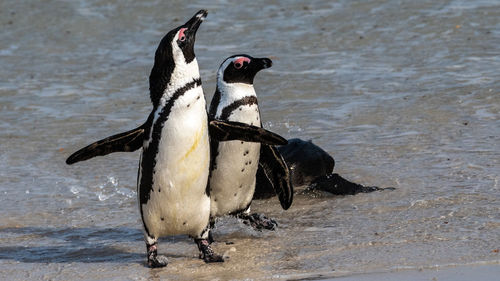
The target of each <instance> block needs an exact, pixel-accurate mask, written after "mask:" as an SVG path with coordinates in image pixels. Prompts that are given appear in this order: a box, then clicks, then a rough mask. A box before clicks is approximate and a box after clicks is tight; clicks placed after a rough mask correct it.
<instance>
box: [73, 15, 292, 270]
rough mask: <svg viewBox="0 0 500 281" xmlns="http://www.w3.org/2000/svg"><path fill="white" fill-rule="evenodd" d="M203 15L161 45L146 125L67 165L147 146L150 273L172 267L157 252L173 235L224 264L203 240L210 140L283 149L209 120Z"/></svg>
mask: <svg viewBox="0 0 500 281" xmlns="http://www.w3.org/2000/svg"><path fill="white" fill-rule="evenodd" d="M206 14H207V12H206V11H204V10H201V11H199V12H198V13H196V14H195V15H194V16H193V17H192V18H191V19H190V20H189V21H188V22H186V23H185V24H184V25H182V26H179V27H177V28H175V29H173V30H171V31H170V32H168V33H167V35H165V36H164V37H163V39H162V40H161V42H160V44H159V46H158V48H157V50H156V53H155V63H154V66H153V69H152V70H151V74H150V77H149V81H150V98H151V101H152V103H153V110H152V112H151V114H150V115H149V117H148V119H147V121H146V122H145V123H144V124H143V125H141V126H140V127H138V128H136V129H133V130H130V131H127V132H124V133H120V134H117V135H113V136H110V137H108V138H105V139H103V140H100V141H97V142H95V143H92V144H90V145H88V146H86V147H84V148H82V149H80V150H78V151H77V152H75V153H73V154H72V155H71V156H70V157H68V159H67V160H66V163H67V164H73V163H76V162H79V161H83V160H87V159H90V158H93V157H95V156H99V155H106V154H109V153H113V152H118V151H135V150H137V149H139V148H141V147H142V148H143V151H142V155H141V159H140V164H139V172H138V180H137V182H138V183H137V195H138V203H139V210H140V214H141V218H142V222H143V230H144V238H145V242H146V246H147V258H148V265H149V266H151V267H162V266H166V265H167V263H168V260H167V258H166V257H164V256H159V255H158V254H157V239H158V238H159V237H161V236H166V235H176V234H188V235H190V236H192V237H194V238H195V242H196V243H197V244H198V248H199V250H200V258H203V259H204V260H205V262H220V261H223V259H222V257H221V256H219V255H216V254H215V253H214V252H213V251H212V249H211V247H210V245H209V243H208V241H207V240H206V237H207V235H208V234H207V233H208V231H207V225H208V218H209V212H210V199H209V192H208V190H207V181H208V174H209V161H210V147H209V135H210V137H211V138H213V139H216V140H218V141H224V140H235V139H238V140H244V141H257V142H262V143H266V144H286V140H285V139H283V138H281V137H280V136H278V135H276V134H273V133H271V132H269V131H266V130H263V129H261V128H258V127H254V126H248V125H246V124H242V123H238V122H221V121H218V120H211V121H210V122H209V120H208V119H207V111H206V103H205V97H204V94H203V90H202V88H201V79H200V74H199V69H198V63H197V60H196V57H195V54H194V42H195V35H196V31H197V30H198V27H199V26H200V24H201V22H202V21H203V20H204V18H205V17H206Z"/></svg>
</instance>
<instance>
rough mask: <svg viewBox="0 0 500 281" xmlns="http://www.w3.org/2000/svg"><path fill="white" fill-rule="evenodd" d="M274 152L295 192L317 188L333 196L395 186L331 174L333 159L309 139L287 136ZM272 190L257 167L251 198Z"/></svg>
mask: <svg viewBox="0 0 500 281" xmlns="http://www.w3.org/2000/svg"><path fill="white" fill-rule="evenodd" d="M278 151H279V152H280V154H281V156H282V157H283V159H284V160H285V162H286V164H287V166H288V168H289V170H290V178H291V181H292V185H293V187H294V191H296V192H311V193H313V194H315V195H318V194H319V193H318V191H321V192H326V194H328V193H329V194H333V195H355V194H357V193H369V192H374V191H382V190H394V189H395V188H394V187H377V186H365V185H362V184H359V183H354V182H352V181H350V180H348V179H345V178H343V177H342V176H341V175H339V174H337V173H334V172H333V168H334V167H335V160H334V159H333V157H332V156H331V155H330V154H328V153H327V152H326V151H325V150H323V149H322V148H321V147H319V146H317V145H316V144H314V143H313V142H312V140H308V141H306V140H302V139H299V138H293V139H289V140H288V144H286V145H282V146H279V147H278ZM273 189H274V188H273V184H272V183H271V182H270V181H269V179H268V178H267V176H266V174H265V173H264V171H263V170H262V169H261V168H260V167H259V170H257V185H256V189H255V193H254V196H253V200H256V199H266V198H270V197H272V196H275V195H276V192H275V191H274V190H273Z"/></svg>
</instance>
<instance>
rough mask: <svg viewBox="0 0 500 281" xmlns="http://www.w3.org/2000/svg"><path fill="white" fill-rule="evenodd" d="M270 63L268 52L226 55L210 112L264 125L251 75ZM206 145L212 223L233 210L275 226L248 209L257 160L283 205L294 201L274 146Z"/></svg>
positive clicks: (254, 221) (257, 225)
mask: <svg viewBox="0 0 500 281" xmlns="http://www.w3.org/2000/svg"><path fill="white" fill-rule="evenodd" d="M271 65H272V61H271V60H270V59H268V58H253V57H251V56H249V55H234V56H231V57H229V58H227V59H226V60H224V62H222V64H221V65H220V67H219V70H218V72H217V87H216V90H215V94H214V97H213V98H212V102H211V103H210V109H209V117H210V118H211V119H218V120H223V121H237V122H242V123H245V124H248V125H255V126H259V127H262V122H261V120H260V112H259V106H258V102H257V95H256V93H255V89H254V87H253V80H254V77H255V75H256V74H257V72H259V71H260V70H262V69H265V68H268V67H271ZM210 146H211V157H212V159H211V167H210V177H209V188H210V195H211V196H210V198H211V205H210V216H211V225H213V223H214V219H215V218H216V217H221V216H224V215H235V216H237V217H238V218H240V219H242V220H243V221H244V222H245V223H247V224H250V225H251V226H253V227H254V228H255V229H258V230H260V229H263V228H264V229H271V230H272V229H274V228H275V226H276V222H275V221H274V220H272V219H268V218H266V217H264V216H262V215H259V214H250V204H251V202H252V197H253V194H254V192H255V183H256V172H257V168H258V167H259V165H261V167H262V168H263V171H264V172H265V174H266V176H267V177H268V179H269V182H270V183H271V184H272V186H273V187H274V190H275V191H276V193H277V194H278V195H279V199H280V202H281V206H282V207H283V209H285V210H286V209H288V208H289V207H290V205H291V203H292V199H293V190H292V186H291V183H290V177H289V172H288V168H287V166H286V163H285V161H284V160H283V158H282V157H281V155H280V154H279V152H278V151H277V149H276V148H275V147H273V146H269V145H261V144H260V143H249V142H243V141H227V142H218V141H216V140H211V142H210ZM259 159H260V160H261V161H259Z"/></svg>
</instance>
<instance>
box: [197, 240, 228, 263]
mask: <svg viewBox="0 0 500 281" xmlns="http://www.w3.org/2000/svg"><path fill="white" fill-rule="evenodd" d="M195 242H196V244H197V245H198V249H199V250H200V259H202V260H203V261H205V262H206V263H212V262H224V257H222V256H221V255H218V254H216V253H215V252H214V250H212V247H210V243H209V241H208V240H207V239H195Z"/></svg>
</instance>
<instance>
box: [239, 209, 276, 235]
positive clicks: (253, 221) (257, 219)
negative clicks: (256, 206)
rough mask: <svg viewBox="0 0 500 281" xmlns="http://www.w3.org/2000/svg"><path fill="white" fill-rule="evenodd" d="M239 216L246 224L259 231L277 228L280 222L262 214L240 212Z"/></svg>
mask: <svg viewBox="0 0 500 281" xmlns="http://www.w3.org/2000/svg"><path fill="white" fill-rule="evenodd" d="M238 218H240V219H241V220H243V223H244V224H246V225H250V226H251V227H252V228H253V229H255V230H257V231H262V230H263V229H266V230H276V228H277V227H278V223H277V222H276V221H275V220H273V219H271V218H268V217H266V216H264V215H262V214H257V213H253V214H239V215H238Z"/></svg>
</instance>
